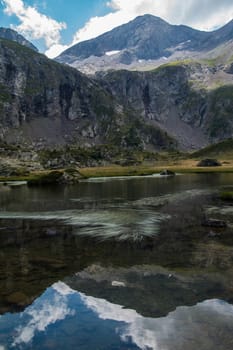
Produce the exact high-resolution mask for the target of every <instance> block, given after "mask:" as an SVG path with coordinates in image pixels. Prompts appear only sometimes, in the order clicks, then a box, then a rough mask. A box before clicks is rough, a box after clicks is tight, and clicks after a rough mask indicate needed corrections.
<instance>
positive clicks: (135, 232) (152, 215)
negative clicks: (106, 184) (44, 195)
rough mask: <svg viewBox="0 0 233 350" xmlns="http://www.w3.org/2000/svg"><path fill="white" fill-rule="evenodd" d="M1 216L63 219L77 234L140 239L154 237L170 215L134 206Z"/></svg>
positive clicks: (5, 213)
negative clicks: (136, 208)
mask: <svg viewBox="0 0 233 350" xmlns="http://www.w3.org/2000/svg"><path fill="white" fill-rule="evenodd" d="M0 218H1V219H3V218H4V219H7V218H8V219H9V218H11V219H34V220H62V221H63V222H64V223H65V224H67V225H72V226H74V227H75V228H76V229H75V233H76V234H77V235H86V236H93V237H98V238H100V239H109V238H115V237H116V238H117V239H119V240H126V239H133V240H140V239H142V238H143V237H145V236H149V237H150V236H153V235H154V234H156V233H157V232H158V230H159V225H160V223H161V221H163V220H168V219H169V216H168V215H165V214H161V213H158V212H155V211H149V210H135V209H119V208H115V209H111V210H106V209H105V210H66V211H55V212H37V213H28V212H25V213H23V212H21V213H20V212H19V213H17V212H15V213H13V212H2V213H0Z"/></svg>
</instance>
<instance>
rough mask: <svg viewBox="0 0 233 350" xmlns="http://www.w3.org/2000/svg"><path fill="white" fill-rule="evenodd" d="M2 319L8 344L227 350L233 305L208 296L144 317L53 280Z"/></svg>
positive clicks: (4, 344) (42, 348)
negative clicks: (22, 308) (27, 304)
mask: <svg viewBox="0 0 233 350" xmlns="http://www.w3.org/2000/svg"><path fill="white" fill-rule="evenodd" d="M2 325H4V332H3V333H2V335H1V346H2V347H3V348H7V349H9V350H11V349H20V350H21V349H22V350H27V349H32V348H33V349H34V350H45V349H48V348H51V349H56V350H61V349H62V350H63V349H67V350H70V349H73V348H74V347H75V348H78V349H80V350H87V349H108V350H113V349H131V350H133V349H134V350H140V349H141V350H147V349H152V350H160V349H166V350H174V349H175V350H184V349H189V350H196V349H197V348H198V349H201V350H212V349H216V346H217V349H218V350H230V349H232V330H233V306H231V305H229V304H228V303H226V302H224V301H222V300H218V299H212V300H205V301H203V302H202V303H197V304H196V305H194V306H191V307H188V306H181V307H177V308H176V310H175V311H173V312H170V313H169V314H168V315H167V316H166V317H160V318H152V317H144V316H142V315H141V314H140V313H138V312H136V311H135V310H134V309H130V308H125V307H123V306H122V305H119V304H116V303H111V302H109V301H107V300H105V299H103V298H96V297H93V296H89V295H87V294H84V293H80V292H76V291H74V290H73V289H71V288H70V287H68V286H67V285H66V284H65V283H62V282H58V283H55V284H54V285H52V286H51V287H50V288H48V289H47V290H46V291H45V292H44V293H43V294H42V295H41V297H39V298H38V299H37V300H35V301H34V302H33V304H32V305H31V306H30V307H28V308H26V309H25V311H24V312H23V313H19V314H7V315H4V316H2V318H1V322H0V331H1V330H2Z"/></svg>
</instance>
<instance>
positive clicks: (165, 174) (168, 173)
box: [160, 169, 176, 176]
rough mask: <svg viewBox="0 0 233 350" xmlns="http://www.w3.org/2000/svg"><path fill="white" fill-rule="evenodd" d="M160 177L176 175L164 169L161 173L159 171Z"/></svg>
mask: <svg viewBox="0 0 233 350" xmlns="http://www.w3.org/2000/svg"><path fill="white" fill-rule="evenodd" d="M160 175H161V176H175V175H176V173H174V171H171V170H168V169H164V170H163V171H161V173H160Z"/></svg>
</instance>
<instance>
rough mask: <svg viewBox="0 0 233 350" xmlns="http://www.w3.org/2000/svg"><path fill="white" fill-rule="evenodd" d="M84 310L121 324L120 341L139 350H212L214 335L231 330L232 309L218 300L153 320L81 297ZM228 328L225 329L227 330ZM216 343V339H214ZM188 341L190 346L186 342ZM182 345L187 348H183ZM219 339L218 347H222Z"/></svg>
mask: <svg viewBox="0 0 233 350" xmlns="http://www.w3.org/2000/svg"><path fill="white" fill-rule="evenodd" d="M82 299H83V302H84V303H85V304H86V305H87V307H88V308H90V309H92V310H93V311H94V312H96V313H97V314H98V316H99V318H101V319H104V320H114V321H118V322H124V323H126V324H127V326H125V327H123V328H121V339H122V341H127V340H128V339H132V342H133V343H134V344H136V345H137V346H138V347H139V348H140V349H142V350H148V349H153V350H172V349H180V350H181V349H188V348H189V349H196V348H197V344H198V345H200V346H201V345H203V347H202V346H201V347H200V349H205V350H207V349H208V350H210V349H211V350H212V349H214V348H215V340H216V339H215V338H213V339H212V336H213V334H214V335H216V336H217V334H218V333H217V332H216V331H218V332H220V333H221V335H223V332H224V330H226V332H227V329H228V330H229V328H230V329H231V330H230V332H229V337H230V339H231V334H232V333H231V332H232V329H233V306H232V305H230V304H228V303H226V302H224V301H221V300H207V301H204V302H203V303H199V304H197V305H196V306H193V307H179V308H177V309H176V311H174V312H172V313H170V314H169V315H168V316H167V317H163V318H158V319H153V318H145V317H142V316H141V315H139V314H137V312H136V311H134V310H127V309H123V307H122V306H119V305H114V304H111V303H109V302H107V301H106V300H101V299H96V298H93V297H88V296H85V295H83V296H82ZM227 327H228V328H227ZM218 340H220V339H219V338H218ZM190 342H191V343H190ZM185 344H186V346H187V347H185ZM224 346H225V345H224V340H223V339H222V347H220V348H219V349H225V348H224Z"/></svg>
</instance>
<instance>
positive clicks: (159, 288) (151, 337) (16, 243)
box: [0, 174, 233, 350]
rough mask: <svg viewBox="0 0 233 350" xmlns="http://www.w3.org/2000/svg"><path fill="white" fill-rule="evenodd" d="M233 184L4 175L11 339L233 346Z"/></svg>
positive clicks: (0, 269)
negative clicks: (69, 181)
mask: <svg viewBox="0 0 233 350" xmlns="http://www.w3.org/2000/svg"><path fill="white" fill-rule="evenodd" d="M18 185H20V184H18ZM232 185H233V175H232V174H209V175H208V174H207V175H181V176H177V177H174V178H159V177H142V178H119V179H96V180H95V179H94V180H92V181H85V182H81V183H79V184H77V185H75V186H59V187H43V188H28V187H27V186H26V185H25V184H22V186H11V184H9V186H3V185H0V242H1V243H0V244H1V250H0V350H2V349H42V350H43V349H67V350H69V349H81V350H82V349H90V350H92V349H93V350H94V349H101V350H102V349H103V350H104V349H108V350H116V349H119V350H120V349H143V350H144V349H145V350H149V349H153V350H171V349H172V350H186V349H190V350H192V349H193V350H194V349H197V348H198V349H200V350H202V349H203V350H210V349H211V350H213V349H220V350H221V349H224V350H227V349H231V350H232V349H233V337H232V334H233V305H232V304H233V278H232V277H233V203H232V202H223V201H221V200H220V199H219V197H218V193H219V191H220V190H222V189H224V188H229V187H231V186H232ZM205 218H214V219H221V220H224V221H226V222H227V228H224V229H217V228H212V227H204V226H202V222H203V219H205Z"/></svg>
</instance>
